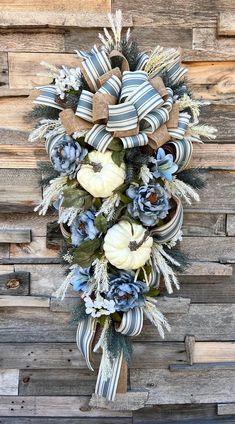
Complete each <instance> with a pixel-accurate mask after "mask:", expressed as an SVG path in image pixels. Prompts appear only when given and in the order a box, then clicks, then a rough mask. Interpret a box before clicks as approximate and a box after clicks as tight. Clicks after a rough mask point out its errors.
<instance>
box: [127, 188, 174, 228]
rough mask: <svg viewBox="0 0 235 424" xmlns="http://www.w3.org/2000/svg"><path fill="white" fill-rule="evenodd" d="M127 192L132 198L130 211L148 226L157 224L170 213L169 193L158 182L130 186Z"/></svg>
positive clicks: (129, 206)
mask: <svg viewBox="0 0 235 424" xmlns="http://www.w3.org/2000/svg"><path fill="white" fill-rule="evenodd" d="M126 193H127V196H128V197H130V198H131V199H132V203H129V205H128V207H127V209H128V212H129V213H130V215H131V216H132V217H133V218H138V219H140V221H141V222H142V223H143V224H144V225H146V226H150V227H151V226H153V225H156V224H157V223H158V222H159V220H160V219H164V218H165V217H166V216H167V214H168V213H169V209H170V204H169V195H168V193H167V192H166V190H164V188H163V187H162V186H160V184H158V183H153V184H150V185H148V186H146V185H144V186H138V187H136V186H130V187H129V188H128V190H127V192H126Z"/></svg>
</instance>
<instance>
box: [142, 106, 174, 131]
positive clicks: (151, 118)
mask: <svg viewBox="0 0 235 424" xmlns="http://www.w3.org/2000/svg"><path fill="white" fill-rule="evenodd" d="M168 119H169V112H168V110H167V109H165V108H163V107H161V108H160V109H157V110H156V111H152V112H150V113H148V115H146V116H145V118H144V119H143V120H142V122H143V123H144V131H145V132H146V134H152V133H154V131H156V130H157V129H158V128H159V127H160V126H161V125H163V124H165V122H166V121H167V120H168ZM142 122H141V124H142Z"/></svg>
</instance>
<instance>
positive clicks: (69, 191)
mask: <svg viewBox="0 0 235 424" xmlns="http://www.w3.org/2000/svg"><path fill="white" fill-rule="evenodd" d="M63 194H64V200H63V203H62V206H63V207H64V208H71V207H72V206H73V207H74V208H77V209H84V210H86V209H89V208H90V207H91V205H92V196H91V195H90V194H89V193H87V191H85V190H80V189H78V188H73V187H69V188H66V189H65V190H64V192H63Z"/></svg>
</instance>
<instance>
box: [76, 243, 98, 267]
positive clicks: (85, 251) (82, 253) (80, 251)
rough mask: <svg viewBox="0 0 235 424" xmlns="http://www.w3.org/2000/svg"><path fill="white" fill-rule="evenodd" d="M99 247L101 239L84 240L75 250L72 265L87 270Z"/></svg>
mask: <svg viewBox="0 0 235 424" xmlns="http://www.w3.org/2000/svg"><path fill="white" fill-rule="evenodd" d="M100 247H101V239H100V238H97V239H95V240H86V241H84V242H83V243H81V244H80V246H78V248H77V249H76V250H75V252H74V255H73V259H74V263H76V264H78V265H80V266H81V267H83V268H87V267H88V266H90V265H91V263H92V262H93V260H94V259H95V258H96V256H97V255H96V253H95V252H96V251H97V250H98V249H99V248H100Z"/></svg>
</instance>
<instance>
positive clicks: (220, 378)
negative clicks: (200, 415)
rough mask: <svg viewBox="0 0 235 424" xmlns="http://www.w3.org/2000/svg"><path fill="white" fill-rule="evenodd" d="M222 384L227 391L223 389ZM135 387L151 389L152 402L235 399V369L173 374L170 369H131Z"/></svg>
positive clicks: (180, 402)
mask: <svg viewBox="0 0 235 424" xmlns="http://www.w3.org/2000/svg"><path fill="white" fill-rule="evenodd" d="M221 384H222V385H223V390H222V391H221V387H222V386H221ZM131 387H132V388H137V387H138V388H139V387H143V388H146V389H148V390H149V398H148V402H147V403H148V404H150V405H152V404H171V403H174V404H185V403H205V402H206V399H207V401H209V402H211V403H214V402H223V401H225V400H226V402H229V401H232V400H233V399H234V388H235V371H232V370H208V371H207V372H204V371H203V370H202V371H201V372H200V371H193V372H187V371H185V372H181V373H171V371H169V370H156V369H153V370H148V371H143V370H134V371H131Z"/></svg>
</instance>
